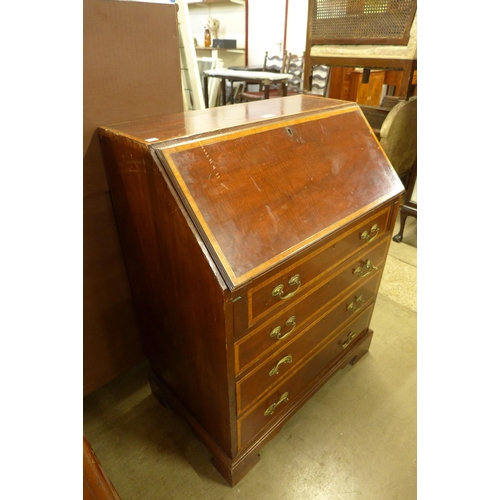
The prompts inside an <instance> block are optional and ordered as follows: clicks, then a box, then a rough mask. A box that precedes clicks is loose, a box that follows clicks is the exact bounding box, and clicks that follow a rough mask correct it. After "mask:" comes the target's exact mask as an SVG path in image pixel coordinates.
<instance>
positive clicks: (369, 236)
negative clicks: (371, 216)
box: [359, 224, 380, 243]
mask: <svg viewBox="0 0 500 500" xmlns="http://www.w3.org/2000/svg"><path fill="white" fill-rule="evenodd" d="M379 231H380V228H379V227H378V224H373V226H372V227H371V228H370V232H368V231H363V232H362V233H361V234H360V235H359V237H360V238H361V239H362V240H365V243H368V242H369V241H373V240H374V239H375V238H376V237H377V235H378V233H379ZM372 233H374V234H372Z"/></svg>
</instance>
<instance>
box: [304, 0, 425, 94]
mask: <svg viewBox="0 0 500 500" xmlns="http://www.w3.org/2000/svg"><path fill="white" fill-rule="evenodd" d="M416 8H417V2H416V0H397V1H396V0H390V1H388V2H378V3H373V4H367V3H366V2H359V1H358V0H329V1H328V2H322V1H320V0H309V12H308V28H307V42H306V64H305V72H304V73H305V74H304V77H305V79H306V81H307V79H308V77H309V74H310V71H311V68H312V67H313V66H314V65H316V64H326V65H328V66H332V67H344V68H365V69H367V70H371V69H380V70H386V71H389V70H392V71H398V72H400V73H401V78H400V80H399V86H398V94H397V95H398V96H399V97H401V98H403V99H408V98H409V97H411V95H412V90H413V89H412V80H413V75H414V72H415V71H416V68H417V50H416V46H417V13H416ZM338 75H339V73H335V74H334V77H335V80H337V78H338V77H339V76H338ZM340 81H342V79H341V80H340Z"/></svg>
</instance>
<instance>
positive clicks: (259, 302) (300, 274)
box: [248, 207, 391, 325]
mask: <svg viewBox="0 0 500 500" xmlns="http://www.w3.org/2000/svg"><path fill="white" fill-rule="evenodd" d="M390 210H391V207H387V208H386V209H384V210H382V211H381V212H378V213H376V214H374V215H372V216H371V217H368V218H365V219H364V220H362V221H361V222H359V223H358V224H356V225H353V227H351V228H349V229H348V230H347V232H344V233H343V234H341V235H339V237H338V239H332V240H331V241H330V242H329V243H328V244H326V245H324V246H323V247H321V248H319V249H318V250H316V251H315V252H312V253H311V254H309V255H308V256H307V257H304V259H302V260H300V261H298V262H296V263H295V264H294V265H293V266H290V267H289V268H286V269H284V270H283V271H282V272H280V273H278V274H276V275H274V276H273V277H271V278H269V279H268V280H265V281H263V282H261V283H259V284H258V285H257V286H255V287H254V288H252V289H250V290H249V292H248V325H252V324H253V323H255V322H256V321H258V320H259V319H260V318H262V317H263V316H264V315H266V314H269V313H271V312H273V311H275V310H276V309H278V308H280V307H286V305H288V302H292V301H295V300H297V299H299V298H300V297H301V296H302V295H303V294H304V292H305V291H306V290H307V289H308V288H309V287H311V286H312V284H313V283H314V281H315V280H316V279H317V278H318V277H320V276H321V275H323V274H325V273H327V272H329V271H330V270H331V269H332V268H333V267H335V266H336V265H338V264H339V263H341V262H342V261H344V260H345V259H346V258H348V257H349V256H351V255H353V254H354V253H356V252H358V251H359V250H361V249H363V248H365V247H366V248H368V247H370V246H371V245H373V243H374V242H377V241H380V239H382V237H383V235H384V234H385V233H386V231H387V229H388V225H389V214H390ZM285 304H286V305H285Z"/></svg>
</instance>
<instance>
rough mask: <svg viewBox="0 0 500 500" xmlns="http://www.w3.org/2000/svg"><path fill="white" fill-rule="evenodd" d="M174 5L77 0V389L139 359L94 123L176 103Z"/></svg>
mask: <svg viewBox="0 0 500 500" xmlns="http://www.w3.org/2000/svg"><path fill="white" fill-rule="evenodd" d="M176 11H177V7H176V6H175V4H171V5H167V4H152V3H144V2H127V1H114V0H84V2H83V196H84V200H83V211H84V228H83V230H84V247H83V253H84V268H83V276H84V304H83V306H84V324H83V345H84V373H83V378H84V380H83V382H84V395H86V394H89V393H90V392H92V391H93V390H95V389H97V388H99V387H100V386H102V385H104V384H106V383H107V382H109V381H110V380H112V379H113V378H114V377H116V376H118V375H120V374H121V373H123V372H124V371H126V370H127V369H129V368H130V367H132V366H134V364H136V363H138V362H140V361H142V360H143V359H144V354H143V350H142V347H141V341H140V335H139V329H138V326H137V321H136V317H135V311H134V308H133V305H132V299H131V293H130V285H129V282H128V278H127V274H126V271H125V265H124V262H123V255H122V252H121V247H120V244H119V239H118V234H117V230H116V223H115V219H114V216H113V211H112V207H111V201H110V197H109V193H108V184H107V181H106V176H105V171H104V164H103V161H102V157H101V151H100V145H99V140H98V137H97V135H96V129H97V127H99V126H101V125H104V124H107V123H113V122H117V121H127V120H134V119H139V118H147V117H151V116H157V115H161V114H170V113H176V112H180V111H182V109H183V104H182V87H181V76H180V56H179V38H178V29H177V15H176Z"/></svg>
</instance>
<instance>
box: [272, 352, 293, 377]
mask: <svg viewBox="0 0 500 500" xmlns="http://www.w3.org/2000/svg"><path fill="white" fill-rule="evenodd" d="M291 362H292V355H291V354H289V355H288V356H285V357H284V358H281V359H280V360H279V361H278V363H277V364H276V366H275V367H274V368H273V369H272V370H271V371H270V372H269V376H270V377H272V376H273V375H279V371H278V370H279V367H280V365H282V364H283V363H291Z"/></svg>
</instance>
